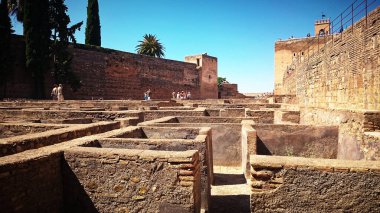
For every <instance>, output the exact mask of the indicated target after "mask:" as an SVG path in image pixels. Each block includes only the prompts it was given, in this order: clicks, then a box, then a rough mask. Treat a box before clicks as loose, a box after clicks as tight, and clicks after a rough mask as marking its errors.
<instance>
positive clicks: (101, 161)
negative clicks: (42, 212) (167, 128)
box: [63, 147, 201, 213]
mask: <svg viewBox="0 0 380 213" xmlns="http://www.w3.org/2000/svg"><path fill="white" fill-rule="evenodd" d="M64 156H65V160H66V162H67V164H66V165H64V166H63V186H64V191H63V192H64V195H65V196H64V197H65V200H64V207H65V211H67V212H90V211H95V210H96V211H100V212H120V211H123V212H138V211H142V210H143V209H144V210H148V209H149V211H152V212H189V213H190V212H200V204H201V203H200V202H201V199H200V194H201V193H200V189H201V188H200V172H199V171H200V164H199V155H198V152H197V151H184V152H166V151H149V150H127V149H108V148H90V147H80V148H72V149H70V150H67V151H66V152H65V155H64Z"/></svg>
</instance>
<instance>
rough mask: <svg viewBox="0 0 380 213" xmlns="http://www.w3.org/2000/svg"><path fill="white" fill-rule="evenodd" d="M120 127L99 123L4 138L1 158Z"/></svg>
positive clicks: (114, 123)
mask: <svg viewBox="0 0 380 213" xmlns="http://www.w3.org/2000/svg"><path fill="white" fill-rule="evenodd" d="M119 127H120V123H119V122H116V121H114V122H99V123H94V124H85V125H83V126H82V125H74V126H69V127H66V128H60V129H56V130H48V131H45V132H40V133H34V134H28V135H20V136H14V137H9V138H4V139H1V140H0V157H2V156H6V155H12V154H16V153H20V152H23V151H26V150H30V149H38V148H41V147H44V146H49V145H53V144H57V143H62V142H65V141H69V140H72V139H75V138H80V137H83V136H86V135H93V134H98V133H103V132H107V131H110V130H113V129H117V128H119Z"/></svg>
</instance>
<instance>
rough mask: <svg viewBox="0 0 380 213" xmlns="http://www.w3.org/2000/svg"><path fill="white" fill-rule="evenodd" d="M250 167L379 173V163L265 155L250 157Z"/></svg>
mask: <svg viewBox="0 0 380 213" xmlns="http://www.w3.org/2000/svg"><path fill="white" fill-rule="evenodd" d="M250 162H251V166H252V167H253V168H278V169H282V168H285V169H286V168H289V169H305V168H308V169H311V170H321V171H326V170H328V171H335V172H338V171H346V172H357V171H363V172H368V171H373V172H377V173H378V172H380V161H363V160H360V161H352V160H338V159H322V158H303V157H287V156H267V155H251V156H250Z"/></svg>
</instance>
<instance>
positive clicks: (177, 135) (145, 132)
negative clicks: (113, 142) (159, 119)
mask: <svg viewBox="0 0 380 213" xmlns="http://www.w3.org/2000/svg"><path fill="white" fill-rule="evenodd" d="M200 131H201V130H200V128H193V127H176V128H163V127H149V126H139V127H129V128H128V127H127V128H125V129H124V130H123V131H120V133H118V134H115V135H113V136H112V138H146V139H195V138H196V137H197V136H198V135H199V133H200Z"/></svg>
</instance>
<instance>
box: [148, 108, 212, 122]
mask: <svg viewBox="0 0 380 213" xmlns="http://www.w3.org/2000/svg"><path fill="white" fill-rule="evenodd" d="M205 115H206V114H205V111H204V110H201V111H197V110H176V111H173V110H152V111H144V121H150V120H155V119H158V118H162V117H166V116H205Z"/></svg>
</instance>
